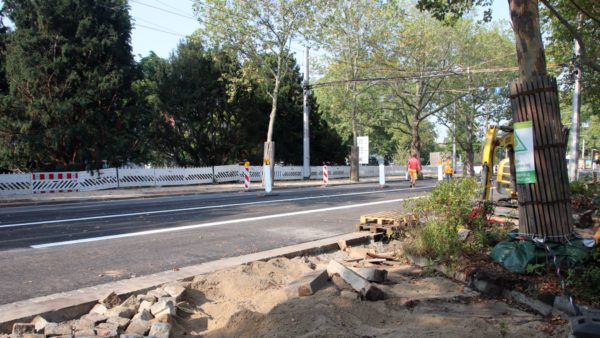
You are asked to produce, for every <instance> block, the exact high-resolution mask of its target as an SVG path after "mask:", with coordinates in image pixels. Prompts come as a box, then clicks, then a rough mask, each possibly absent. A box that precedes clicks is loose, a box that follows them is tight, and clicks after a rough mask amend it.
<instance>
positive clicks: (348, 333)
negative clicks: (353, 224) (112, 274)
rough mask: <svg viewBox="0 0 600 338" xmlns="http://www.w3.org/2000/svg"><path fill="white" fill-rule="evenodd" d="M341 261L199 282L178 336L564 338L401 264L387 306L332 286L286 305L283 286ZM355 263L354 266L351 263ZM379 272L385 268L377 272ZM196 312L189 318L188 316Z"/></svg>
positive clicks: (391, 275) (560, 327)
mask: <svg viewBox="0 0 600 338" xmlns="http://www.w3.org/2000/svg"><path fill="white" fill-rule="evenodd" d="M339 255H340V254H339V253H338V256H337V257H336V256H335V255H333V256H331V255H324V256H317V257H309V258H295V259H291V260H289V259H286V258H277V259H273V260H271V261H269V262H255V263H252V264H250V265H244V266H239V267H235V268H232V269H229V270H224V271H219V272H216V273H213V274H209V275H205V276H198V277H196V278H195V279H194V281H193V283H192V287H191V289H192V290H188V302H189V308H190V309H193V310H194V311H193V312H195V313H193V314H187V315H185V316H182V317H180V318H179V319H178V320H177V324H176V325H175V331H174V334H175V336H177V337H183V336H190V335H193V336H204V337H566V336H567V334H568V325H566V323H565V322H564V321H558V320H548V319H543V318H542V317H540V316H538V315H535V314H531V313H528V312H524V311H522V310H519V309H518V308H515V307H512V306H511V305H509V304H507V303H505V302H503V301H501V300H496V299H486V298H484V297H481V296H480V295H479V294H478V293H477V292H474V291H472V290H470V289H468V288H465V287H464V286H462V285H460V284H457V283H455V282H453V281H451V280H449V279H447V278H444V277H439V276H435V275H431V274H429V273H426V272H424V271H422V270H421V269H419V268H415V267H412V266H409V265H403V264H400V263H397V264H394V265H391V266H386V267H385V268H386V269H387V270H388V281H386V283H385V284H382V285H380V287H381V289H382V290H383V291H385V293H386V299H385V300H382V301H376V302H370V301H363V300H360V299H359V298H358V297H357V294H356V293H354V292H353V291H349V289H348V287H347V286H346V287H345V286H344V285H341V288H340V286H339V283H338V286H336V284H334V283H332V282H331V281H330V282H328V284H327V285H326V287H324V288H323V289H321V290H320V291H318V292H317V293H316V294H314V295H312V296H308V297H300V298H291V299H288V297H287V296H286V293H285V290H284V289H285V287H286V285H287V284H288V283H290V282H292V281H294V280H297V279H299V278H300V277H301V276H302V275H304V274H306V273H308V272H310V271H312V269H313V268H324V267H325V266H326V264H327V262H328V260H329V259H330V258H336V259H338V261H339V260H340V258H341V257H340V256H339ZM354 264H356V263H354ZM379 268H380V267H379ZM189 312H192V311H189Z"/></svg>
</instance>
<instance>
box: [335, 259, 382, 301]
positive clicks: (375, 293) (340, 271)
mask: <svg viewBox="0 0 600 338" xmlns="http://www.w3.org/2000/svg"><path fill="white" fill-rule="evenodd" d="M327 273H328V274H329V276H330V277H331V276H333V275H338V276H340V277H341V278H342V279H343V280H344V281H346V283H348V284H349V285H350V286H351V287H352V288H353V289H354V290H356V291H357V292H358V293H359V294H360V295H361V297H363V298H365V299H368V300H381V299H383V298H384V293H383V291H381V290H380V289H379V288H377V287H376V286H375V285H373V284H371V283H370V282H369V281H367V280H366V279H364V278H363V277H361V276H360V275H359V274H358V273H356V272H355V271H352V270H351V269H349V268H347V267H345V266H343V265H342V264H340V263H338V262H337V261H335V260H331V261H330V262H329V265H327Z"/></svg>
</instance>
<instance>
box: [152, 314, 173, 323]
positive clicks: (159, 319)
mask: <svg viewBox="0 0 600 338" xmlns="http://www.w3.org/2000/svg"><path fill="white" fill-rule="evenodd" d="M173 318H174V317H173V316H171V315H169V314H168V313H161V314H159V315H158V316H156V318H154V320H153V321H152V323H169V324H173Z"/></svg>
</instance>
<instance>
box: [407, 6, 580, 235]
mask: <svg viewBox="0 0 600 338" xmlns="http://www.w3.org/2000/svg"><path fill="white" fill-rule="evenodd" d="M540 1H542V3H544V4H545V5H548V1H547V0H540ZM490 3H491V1H490V0H475V1H466V0H465V1H456V2H447V1H444V0H419V2H418V6H419V8H421V9H428V10H430V11H431V12H432V13H433V15H434V16H436V17H437V18H439V19H452V18H456V17H457V16H462V15H463V14H464V13H465V12H466V11H467V10H469V9H470V8H471V7H472V6H473V5H482V4H483V5H489V4H490ZM508 4H509V7H510V13H511V20H512V28H513V31H514V33H515V34H514V35H515V42H516V50H517V62H518V66H519V77H520V81H517V82H514V83H513V84H512V85H511V95H512V96H513V97H514V99H513V107H514V108H515V109H514V111H513V116H514V121H515V122H519V121H522V120H523V119H530V120H531V121H532V122H533V124H534V125H536V126H540V123H541V125H544V126H545V127H546V128H548V129H547V130H546V133H549V135H551V136H552V137H548V138H547V137H543V136H542V135H543V134H542V130H541V129H540V128H539V127H536V128H535V129H534V130H533V131H534V136H533V143H534V149H533V152H534V153H535V156H536V158H537V165H536V175H537V176H538V177H539V178H538V180H543V181H542V182H536V183H532V184H517V190H518V193H519V220H520V221H519V230H520V231H521V232H523V233H526V234H531V235H533V236H538V237H542V238H549V239H552V240H555V241H558V242H564V241H567V240H568V239H569V238H570V237H571V236H572V232H573V219H572V211H571V204H570V201H569V195H570V194H569V187H568V184H569V183H568V178H567V172H566V162H565V156H564V155H565V143H566V140H565V135H564V134H563V132H562V130H561V121H560V112H559V108H558V106H557V105H556V104H553V103H552V102H555V101H557V97H556V96H557V88H556V82H555V81H554V80H553V79H550V78H548V77H547V75H548V70H547V66H546V57H545V52H544V47H543V44H542V34H541V31H540V20H539V10H538V1H537V0H529V1H528V0H509V2H508ZM540 87H541V89H540V90H541V92H542V93H543V94H542V95H538V96H537V99H538V102H539V103H540V104H535V103H532V101H528V100H529V98H533V96H532V95H534V94H535V91H531V89H529V90H530V91H528V89H524V88H536V89H537V88H540ZM520 97H523V100H527V101H526V102H531V103H529V104H523V103H524V102H525V101H518V99H519V98H520ZM526 108H527V109H526ZM542 121H543V122H542ZM556 153H558V155H559V156H553V155H552V154H556ZM551 173H554V174H551ZM548 191H550V192H548Z"/></svg>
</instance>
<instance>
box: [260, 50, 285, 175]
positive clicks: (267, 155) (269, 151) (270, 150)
mask: <svg viewBox="0 0 600 338" xmlns="http://www.w3.org/2000/svg"><path fill="white" fill-rule="evenodd" d="M282 62H283V56H281V55H278V56H277V73H276V74H275V86H274V87H273V92H272V93H271V114H270V115H269V129H268V131H267V142H265V148H264V153H263V161H264V160H268V161H269V163H270V165H271V181H272V182H273V178H274V176H275V144H274V142H273V128H274V127H275V117H276V116H277V99H278V97H279V86H280V84H281V66H282ZM271 144H272V147H271Z"/></svg>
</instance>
